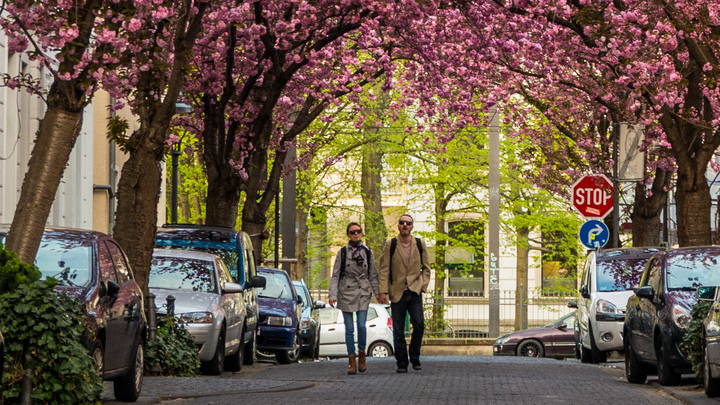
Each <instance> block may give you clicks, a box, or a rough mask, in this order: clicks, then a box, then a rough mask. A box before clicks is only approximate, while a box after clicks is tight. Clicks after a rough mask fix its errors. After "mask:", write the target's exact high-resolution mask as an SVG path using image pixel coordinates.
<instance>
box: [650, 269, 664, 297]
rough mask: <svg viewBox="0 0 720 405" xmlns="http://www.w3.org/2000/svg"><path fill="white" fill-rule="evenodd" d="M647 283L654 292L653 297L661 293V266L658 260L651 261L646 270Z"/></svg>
mask: <svg viewBox="0 0 720 405" xmlns="http://www.w3.org/2000/svg"><path fill="white" fill-rule="evenodd" d="M647 278H648V279H647V283H648V285H649V286H651V287H652V288H653V290H654V291H655V295H658V294H661V293H662V264H661V263H660V260H655V261H653V263H652V265H651V266H650V268H649V269H648V276H647Z"/></svg>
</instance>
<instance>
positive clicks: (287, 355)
mask: <svg viewBox="0 0 720 405" xmlns="http://www.w3.org/2000/svg"><path fill="white" fill-rule="evenodd" d="M258 274H260V275H261V276H263V277H265V280H266V284H265V287H264V288H261V289H259V290H258V303H259V304H260V323H259V326H258V335H257V348H258V350H260V351H265V352H271V353H274V354H275V358H276V359H277V361H278V363H280V364H289V363H296V362H297V361H298V360H299V359H300V355H301V351H302V341H301V339H300V320H301V319H302V305H301V302H302V301H301V299H300V297H299V296H298V295H297V293H296V292H295V288H293V286H292V281H290V276H288V275H287V273H286V272H285V271H284V270H280V269H272V268H268V267H258Z"/></svg>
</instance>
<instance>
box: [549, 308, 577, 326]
mask: <svg viewBox="0 0 720 405" xmlns="http://www.w3.org/2000/svg"><path fill="white" fill-rule="evenodd" d="M563 323H564V324H565V325H566V326H570V327H572V326H573V323H575V312H571V313H569V314H567V315H565V316H563V317H562V318H560V319H556V320H554V321H552V322H550V323H549V324H547V325H545V326H544V327H545V328H550V327H553V326H558V325H562V324H563Z"/></svg>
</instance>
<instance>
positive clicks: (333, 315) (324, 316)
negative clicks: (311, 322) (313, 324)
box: [318, 307, 340, 324]
mask: <svg viewBox="0 0 720 405" xmlns="http://www.w3.org/2000/svg"><path fill="white" fill-rule="evenodd" d="M338 312H340V311H339V310H338V309H337V308H332V307H329V308H320V310H319V311H318V319H319V320H320V323H321V324H330V323H337V322H338Z"/></svg>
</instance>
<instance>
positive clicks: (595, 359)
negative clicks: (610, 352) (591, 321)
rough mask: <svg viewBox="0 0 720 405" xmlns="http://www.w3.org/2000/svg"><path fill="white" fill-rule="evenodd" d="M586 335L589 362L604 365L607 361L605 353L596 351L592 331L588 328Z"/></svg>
mask: <svg viewBox="0 0 720 405" xmlns="http://www.w3.org/2000/svg"><path fill="white" fill-rule="evenodd" d="M588 334H589V335H590V362H591V363H593V364H598V363H605V362H606V361H607V353H605V352H603V351H601V350H600V349H598V347H597V344H595V337H594V335H593V330H592V328H591V327H590V326H588Z"/></svg>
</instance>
